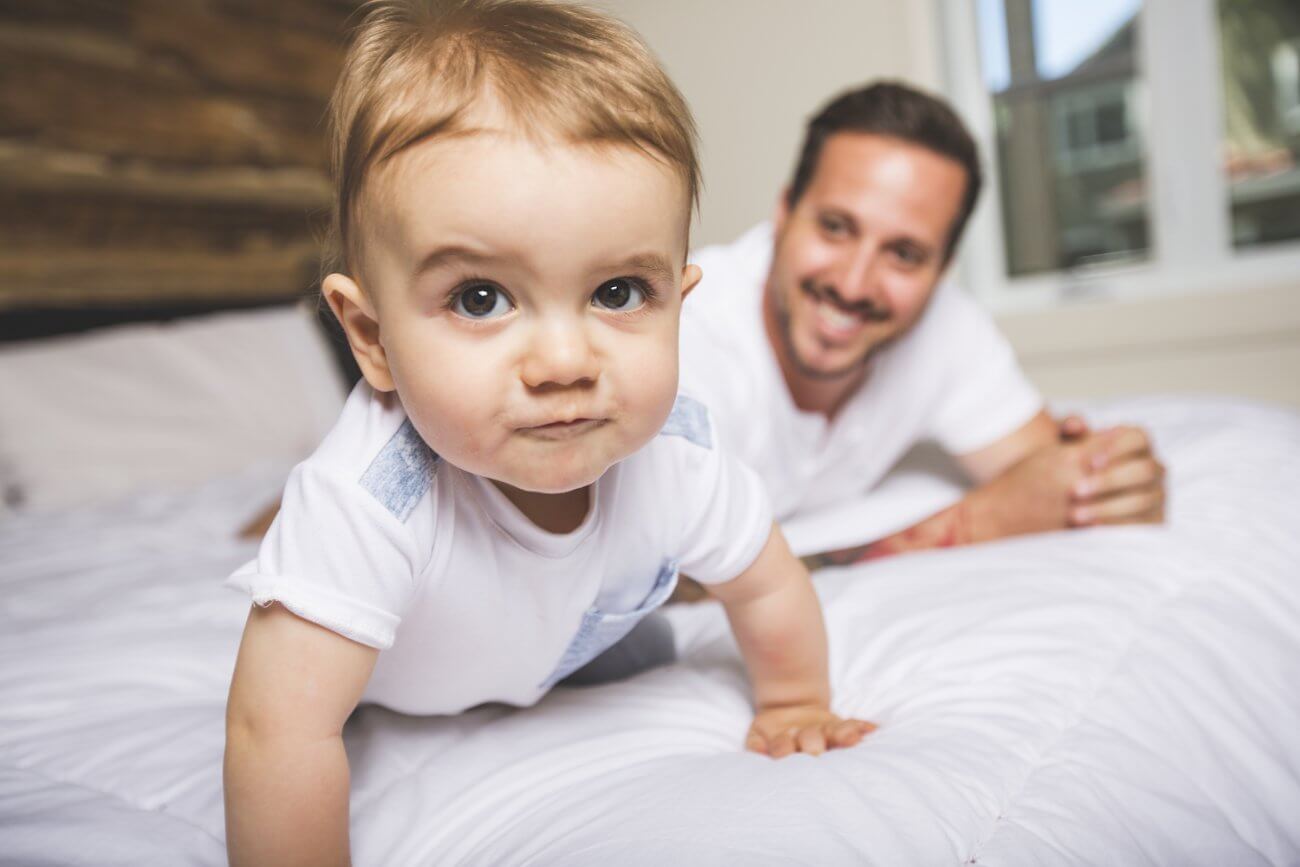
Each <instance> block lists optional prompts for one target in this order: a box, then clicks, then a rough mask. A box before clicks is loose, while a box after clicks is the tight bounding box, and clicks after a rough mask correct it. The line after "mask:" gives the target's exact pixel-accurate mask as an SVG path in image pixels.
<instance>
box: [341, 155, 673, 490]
mask: <svg viewBox="0 0 1300 867" xmlns="http://www.w3.org/2000/svg"><path fill="white" fill-rule="evenodd" d="M372 183H373V190H374V192H375V194H374V195H372V196H371V198H370V199H369V200H368V201H369V204H368V205H367V206H366V207H365V208H364V210H363V211H362V212H361V219H362V221H364V224H363V225H362V226H360V227H359V228H360V230H361V232H362V235H361V237H362V243H363V259H362V271H363V273H364V281H365V288H366V290H367V292H368V294H369V296H370V297H371V298H372V299H373V302H374V306H375V308H376V309H375V314H376V316H377V319H378V325H379V342H380V343H381V344H382V347H383V351H384V356H385V358H386V363H387V366H388V371H389V373H390V375H391V379H392V383H393V385H394V386H395V388H396V390H397V393H398V395H399V397H400V398H401V402H402V406H403V408H404V409H405V410H406V412H407V415H408V416H409V417H410V419H411V422H412V423H413V424H414V425H415V428H416V430H418V431H419V432H420V434H421V436H423V438H424V440H425V441H426V442H427V443H428V444H429V446H430V447H431V448H432V449H433V450H434V451H436V452H437V453H438V454H439V455H440V456H441V457H442V458H443V459H444V460H446V461H448V462H449V463H451V464H453V465H455V466H458V467H460V468H461V469H464V470H466V471H468V472H471V473H474V474H476V475H481V476H485V477H487V478H490V479H494V480H496V481H498V482H504V483H505V484H508V485H512V486H514V487H517V488H522V489H524V490H529V491H537V492H541V493H560V492H564V491H571V490H574V489H577V488H580V487H582V486H584V485H588V484H590V483H592V482H594V481H595V480H596V479H597V478H599V477H600V475H601V474H602V473H604V472H605V470H606V469H608V468H609V467H610V466H611V465H612V464H614V463H615V462H617V461H619V460H621V459H623V458H625V457H627V456H628V455H630V454H631V453H633V452H634V451H636V450H637V449H639V448H641V447H642V446H643V445H645V444H646V443H647V442H648V441H649V440H650V439H651V438H652V437H654V436H655V434H656V433H657V432H658V431H659V429H660V428H661V427H662V426H663V424H664V421H665V420H666V419H667V417H668V413H669V411H670V410H671V409H672V404H673V399H674V397H675V395H676V391H677V332H678V319H679V314H680V310H681V301H682V297H683V294H684V292H685V291H689V290H690V288H691V287H692V286H693V285H694V283H695V282H696V281H697V280H698V279H699V278H698V274H699V270H698V269H697V268H695V267H694V266H690V267H689V268H686V267H684V265H683V263H684V262H685V259H686V221H687V219H688V217H689V203H688V202H687V200H686V193H685V190H684V185H683V183H682V182H681V180H680V178H679V177H678V176H677V175H676V174H674V173H673V172H672V170H671V169H669V168H668V167H667V166H665V165H663V164H661V163H659V162H658V161H656V160H654V159H652V158H650V157H648V156H646V155H645V154H642V153H640V152H638V151H636V150H634V149H632V148H629V147H621V146H612V145H611V146H601V147H597V146H583V145H567V144H562V143H553V144H550V145H546V146H539V145H538V144H537V143H536V142H533V141H530V140H527V139H525V138H523V137H521V136H518V135H515V134H512V133H505V132H492V131H489V132H482V133H476V134H473V135H469V136H466V137H457V138H449V139H442V140H434V141H431V142H428V143H426V144H423V145H418V146H416V147H414V148H412V149H411V150H409V151H407V152H405V153H403V154H402V155H400V156H398V157H397V158H396V159H395V160H394V161H393V162H392V163H391V164H389V165H388V166H385V167H384V169H383V170H382V172H380V173H377V174H376V175H375V176H374V177H373V178H372ZM372 382H373V380H372Z"/></svg>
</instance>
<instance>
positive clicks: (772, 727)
mask: <svg viewBox="0 0 1300 867" xmlns="http://www.w3.org/2000/svg"><path fill="white" fill-rule="evenodd" d="M875 730H876V725H875V723H869V722H866V721H865V720H857V719H843V718H841V717H838V716H836V715H835V714H833V713H831V712H830V711H829V710H827V709H826V708H824V707H822V706H820V705H812V704H801V705H791V706H789V707H775V708H768V709H766V710H760V711H759V712H758V713H757V714H756V715H755V716H754V722H753V724H752V725H750V727H749V734H748V735H747V736H746V737H745V749H747V750H752V751H753V752H756V753H762V754H763V755H765V756H771V757H772V758H774V759H780V758H784V757H785V756H788V755H790V754H791V753H796V752H798V753H808V754H809V755H814V756H818V755H821V754H822V753H824V752H826V751H827V750H828V749H830V750H833V749H836V748H837V747H851V746H853V745H854V744H856V743H857V742H858V741H860V740H862V736H863V735H865V734H869V733H870V732H873V731H875Z"/></svg>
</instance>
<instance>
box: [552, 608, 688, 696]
mask: <svg viewBox="0 0 1300 867" xmlns="http://www.w3.org/2000/svg"><path fill="white" fill-rule="evenodd" d="M675 659H677V649H676V647H675V646H674V644H673V627H672V624H670V623H669V622H668V618H667V617H664V616H663V614H661V613H660V612H658V611H652V612H650V613H649V614H647V615H646V616H645V617H644V618H642V619H641V622H640V623H638V624H637V625H636V626H634V627H633V628H632V631H631V632H629V633H628V634H627V635H625V636H624V637H623V640H622V641H619V642H618V643H617V644H615V645H614V646H612V647H610V648H609V649H608V650H606V651H605V652H604V653H602V654H600V656H597V657H596V658H595V659H593V660H592V661H591V662H589V663H587V664H586V665H584V666H583V667H582V668H580V669H578V670H577V671H575V672H574V673H573V674H571V675H569V676H568V677H566V678H565V679H564V680H562V681H560V685H561V686H596V685H597V684H601V683H609V682H610V681H614V680H623V679H624V678H628V677H631V676H632V675H634V674H640V673H641V672H643V671H647V670H649V669H651V668H658V667H659V666H661V665H668V664H669V663H671V662H673V661H674V660H675Z"/></svg>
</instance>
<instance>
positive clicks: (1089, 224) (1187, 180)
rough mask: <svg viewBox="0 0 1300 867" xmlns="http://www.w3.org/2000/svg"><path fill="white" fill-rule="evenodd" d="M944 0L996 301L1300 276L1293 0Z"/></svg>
mask: <svg viewBox="0 0 1300 867" xmlns="http://www.w3.org/2000/svg"><path fill="white" fill-rule="evenodd" d="M939 2H940V4H941V8H942V11H943V13H944V14H943V21H944V22H945V28H946V32H945V36H946V43H947V44H946V48H947V54H948V59H949V85H950V91H951V94H952V97H953V100H954V102H955V104H956V105H957V108H958V109H959V111H961V113H962V114H963V116H964V117H965V118H966V119H967V121H968V122H969V123H970V125H971V128H972V130H973V131H974V132H975V134H976V136H977V138H978V139H979V141H980V145H981V148H982V150H983V153H984V158H985V165H986V166H987V167H988V169H989V183H988V187H987V189H988V195H987V199H986V201H985V202H984V203H983V204H982V206H981V207H980V209H979V210H978V211H977V213H976V216H975V218H974V220H973V221H972V224H971V228H970V236H969V239H968V240H967V241H966V242H965V244H964V250H963V254H962V266H961V267H962V269H963V272H964V277H965V279H967V281H968V282H969V283H971V284H972V286H973V288H975V290H976V291H977V293H978V294H980V295H981V296H982V297H984V298H985V299H986V300H988V301H989V302H990V303H992V305H993V306H994V307H997V308H1003V309H1005V308H1008V307H1013V308H1014V307H1023V306H1035V305H1040V304H1044V303H1055V302H1056V301H1057V300H1059V299H1060V298H1061V297H1062V296H1063V295H1069V294H1084V295H1098V294H1101V295H1117V296H1132V295H1148V294H1152V293H1161V292H1167V291H1171V292H1176V291H1197V290H1211V289H1224V288H1229V287H1233V286H1241V285H1250V284H1253V283H1261V282H1270V281H1279V280H1284V279H1288V278H1290V279H1294V275H1296V274H1300V243H1297V242H1300V2H1297V0H1090V2H1088V3H1081V2H1078V0H939Z"/></svg>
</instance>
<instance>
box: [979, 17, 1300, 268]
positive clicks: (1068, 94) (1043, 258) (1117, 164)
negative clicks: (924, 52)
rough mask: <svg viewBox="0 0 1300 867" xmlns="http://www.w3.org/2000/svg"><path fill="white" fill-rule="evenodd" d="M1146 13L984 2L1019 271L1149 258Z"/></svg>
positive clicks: (1011, 258) (982, 20) (988, 65)
mask: <svg viewBox="0 0 1300 867" xmlns="http://www.w3.org/2000/svg"><path fill="white" fill-rule="evenodd" d="M1280 2H1291V0H1280ZM1141 7H1142V2H1141V0H1091V2H1088V3H1081V2H1078V0H977V14H978V17H979V28H980V56H981V63H982V65H983V70H984V83H985V85H986V86H987V87H988V90H989V93H990V95H991V96H992V99H993V115H994V119H995V122H996V125H997V154H996V159H997V161H998V167H999V175H1000V178H1001V189H1000V190H999V191H998V192H999V193H1000V195H1001V197H1002V219H1003V237H1004V239H1005V243H1006V258H1007V267H1008V271H1009V272H1010V274H1012V275H1022V274H1033V273H1038V272H1043V271H1057V270H1061V269H1067V268H1074V267H1078V266H1081V265H1087V264H1091V263H1096V262H1102V261H1114V260H1122V261H1129V260H1134V259H1141V258H1145V257H1146V255H1147V252H1148V245H1149V242H1148V228H1147V223H1148V215H1147V190H1146V166H1145V162H1146V154H1145V146H1144V144H1143V141H1142V129H1141V124H1140V122H1139V119H1140V111H1139V108H1140V98H1139V95H1140V91H1139V87H1140V76H1139V74H1138V66H1139V63H1138V56H1137V55H1138V40H1137V28H1138V26H1139V21H1140V17H1141V15H1140V13H1141Z"/></svg>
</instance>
